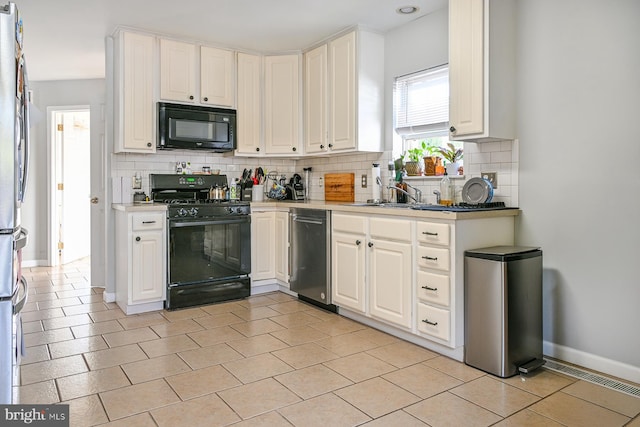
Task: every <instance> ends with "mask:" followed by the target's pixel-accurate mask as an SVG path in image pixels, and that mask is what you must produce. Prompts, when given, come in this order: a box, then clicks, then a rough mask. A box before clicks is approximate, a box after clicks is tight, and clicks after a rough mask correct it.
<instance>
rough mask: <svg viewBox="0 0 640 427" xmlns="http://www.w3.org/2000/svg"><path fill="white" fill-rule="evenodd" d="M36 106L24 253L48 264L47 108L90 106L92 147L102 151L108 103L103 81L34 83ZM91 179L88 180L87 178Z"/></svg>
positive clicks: (31, 261) (29, 258) (30, 259)
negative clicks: (101, 130)
mask: <svg viewBox="0 0 640 427" xmlns="http://www.w3.org/2000/svg"><path fill="white" fill-rule="evenodd" d="M30 89H31V90H33V96H34V105H35V107H36V109H37V110H36V111H35V112H34V113H33V118H34V120H33V122H34V123H33V126H32V129H31V132H32V143H31V161H30V165H29V167H30V169H29V182H28V184H27V185H28V189H27V193H28V194H27V200H26V202H25V204H24V209H23V224H24V226H25V227H26V228H27V229H28V230H29V242H28V244H27V247H26V248H25V250H24V252H23V257H24V260H25V263H27V264H28V265H29V264H31V265H33V264H38V265H46V262H47V245H48V243H47V242H48V234H49V217H48V215H47V210H48V206H47V195H48V191H49V180H48V176H49V166H50V162H49V159H48V158H47V153H48V151H47V144H48V140H47V132H48V129H47V107H51V106H56V107H59V106H72V105H73V106H75V105H89V106H90V108H91V146H92V148H91V149H92V153H93V152H94V149H95V148H96V146H97V148H98V149H99V145H100V129H101V128H102V126H101V120H102V111H101V106H102V104H104V102H105V101H104V100H105V82H104V80H103V79H91V80H64V81H39V82H31V84H30ZM87 179H89V177H87Z"/></svg>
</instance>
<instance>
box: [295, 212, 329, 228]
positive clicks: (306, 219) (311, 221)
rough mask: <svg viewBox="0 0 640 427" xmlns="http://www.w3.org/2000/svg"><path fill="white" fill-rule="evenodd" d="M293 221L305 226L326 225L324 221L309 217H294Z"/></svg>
mask: <svg viewBox="0 0 640 427" xmlns="http://www.w3.org/2000/svg"><path fill="white" fill-rule="evenodd" d="M293 220H294V221H295V222H302V223H304V224H314V225H324V220H322V219H318V218H313V217H308V216H301V215H295V214H294V215H293Z"/></svg>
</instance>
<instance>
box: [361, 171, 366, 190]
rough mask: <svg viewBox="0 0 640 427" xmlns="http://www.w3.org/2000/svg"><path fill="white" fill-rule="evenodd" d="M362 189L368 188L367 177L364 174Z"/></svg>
mask: <svg viewBox="0 0 640 427" xmlns="http://www.w3.org/2000/svg"><path fill="white" fill-rule="evenodd" d="M362 188H367V175H366V174H362Z"/></svg>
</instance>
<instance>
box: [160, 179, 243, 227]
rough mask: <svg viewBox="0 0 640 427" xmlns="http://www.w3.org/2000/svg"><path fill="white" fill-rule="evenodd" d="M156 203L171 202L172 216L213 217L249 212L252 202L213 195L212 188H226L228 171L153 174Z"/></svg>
mask: <svg viewBox="0 0 640 427" xmlns="http://www.w3.org/2000/svg"><path fill="white" fill-rule="evenodd" d="M149 187H150V189H151V199H152V200H153V202H154V203H166V204H168V205H169V206H168V208H167V216H168V217H169V218H212V217H225V216H235V215H249V214H250V213H251V208H250V205H249V202H247V201H240V200H235V199H212V198H209V196H210V190H211V189H212V188H226V187H227V176H226V175H164V174H150V175H149Z"/></svg>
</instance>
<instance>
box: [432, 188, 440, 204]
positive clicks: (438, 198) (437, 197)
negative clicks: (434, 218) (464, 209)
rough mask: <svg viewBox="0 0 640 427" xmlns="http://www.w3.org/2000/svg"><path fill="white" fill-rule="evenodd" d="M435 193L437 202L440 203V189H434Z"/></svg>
mask: <svg viewBox="0 0 640 427" xmlns="http://www.w3.org/2000/svg"><path fill="white" fill-rule="evenodd" d="M433 194H435V195H436V204H438V205H439V204H440V191H438V190H433Z"/></svg>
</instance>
